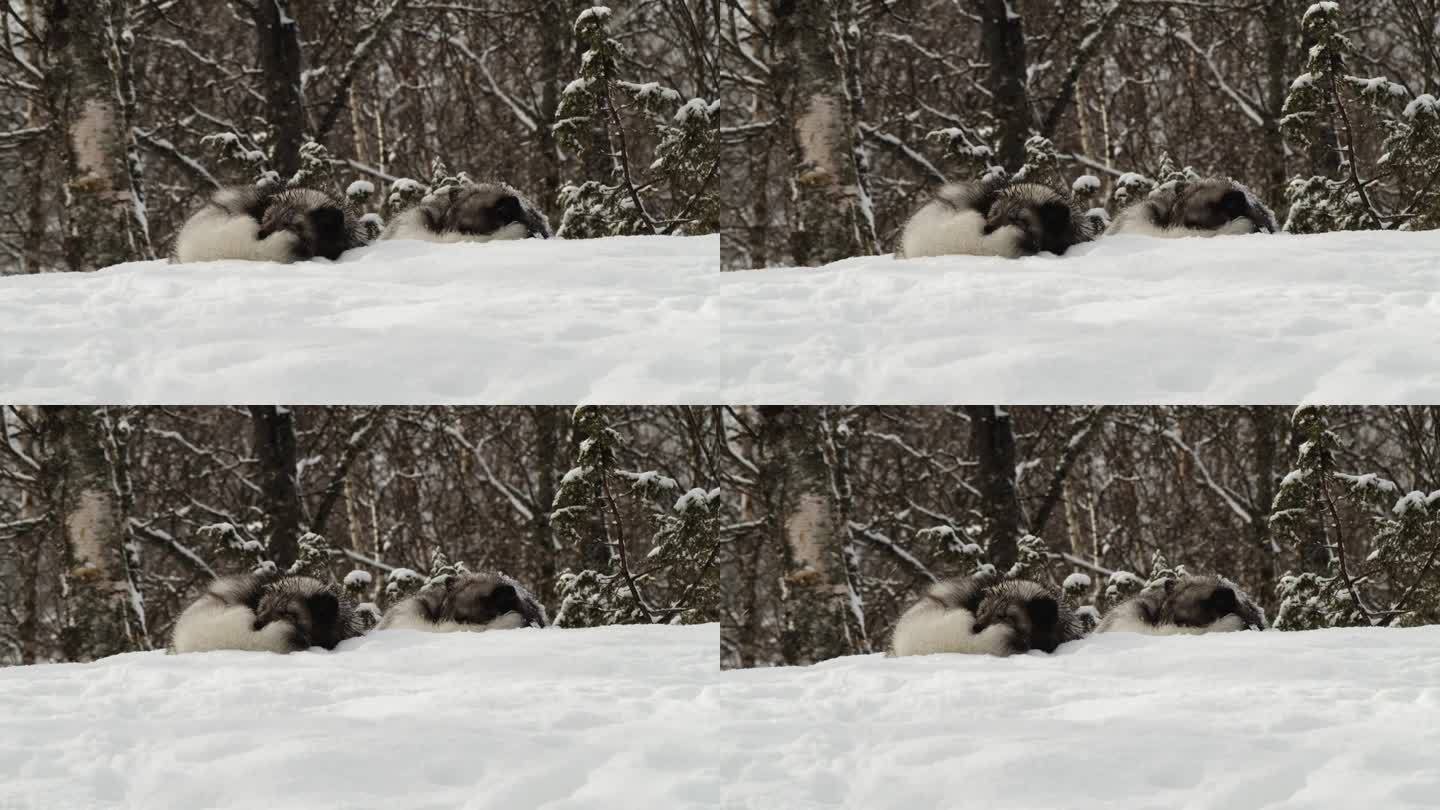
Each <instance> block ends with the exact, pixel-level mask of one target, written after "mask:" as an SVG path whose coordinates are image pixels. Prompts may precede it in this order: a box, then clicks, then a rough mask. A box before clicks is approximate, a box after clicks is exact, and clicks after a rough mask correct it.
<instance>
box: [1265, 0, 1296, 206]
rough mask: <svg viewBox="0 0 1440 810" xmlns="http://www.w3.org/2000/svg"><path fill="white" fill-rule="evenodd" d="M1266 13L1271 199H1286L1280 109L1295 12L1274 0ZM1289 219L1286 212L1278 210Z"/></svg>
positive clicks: (1285, 89)
mask: <svg viewBox="0 0 1440 810" xmlns="http://www.w3.org/2000/svg"><path fill="white" fill-rule="evenodd" d="M1262 6H1263V9H1264V11H1263V13H1264V15H1265V19H1264V25H1263V26H1262V27H1263V30H1264V31H1265V100H1266V107H1267V108H1268V109H1266V110H1265V151H1267V152H1269V153H1270V160H1269V161H1267V162H1268V163H1269V164H1270V165H1269V172H1268V174H1269V178H1268V180H1269V183H1270V190H1269V199H1271V200H1273V201H1275V202H1277V203H1279V202H1282V201H1283V200H1284V199H1285V180H1286V175H1285V137H1284V136H1283V135H1282V134H1281V132H1280V111H1281V109H1283V108H1284V107H1285V96H1286V94H1287V93H1288V92H1289V90H1290V81H1289V76H1290V71H1289V68H1288V67H1287V66H1286V61H1287V60H1286V56H1287V55H1288V54H1289V51H1290V37H1291V36H1292V33H1291V27H1292V26H1291V22H1292V21H1291V15H1290V9H1289V7H1288V6H1289V3H1286V2H1283V0H1271V2H1269V3H1264V4H1262ZM1277 214H1278V215H1279V217H1280V221H1281V222H1284V221H1285V215H1284V213H1283V212H1277Z"/></svg>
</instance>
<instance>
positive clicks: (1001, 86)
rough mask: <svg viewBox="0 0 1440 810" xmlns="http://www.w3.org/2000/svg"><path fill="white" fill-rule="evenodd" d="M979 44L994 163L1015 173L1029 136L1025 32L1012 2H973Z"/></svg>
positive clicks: (995, 0)
mask: <svg viewBox="0 0 1440 810" xmlns="http://www.w3.org/2000/svg"><path fill="white" fill-rule="evenodd" d="M976 5H977V6H978V8H977V11H978V12H979V13H980V44H981V47H982V50H983V51H984V53H985V58H986V60H987V61H989V63H990V71H989V73H988V74H987V75H986V77H985V84H986V89H987V90H989V91H990V111H991V114H992V115H994V117H995V126H996V128H997V130H998V134H999V143H998V144H997V150H998V151H997V152H996V155H995V157H996V160H997V161H998V162H999V163H1000V165H1002V166H1004V167H1005V170H1006V171H1007V172H1010V173H1011V174H1014V173H1015V172H1016V171H1017V170H1019V168H1020V167H1021V166H1023V165H1024V164H1025V140H1026V139H1027V138H1029V137H1030V128H1031V127H1030V99H1029V97H1028V95H1027V93H1026V90H1025V78H1026V76H1025V72H1026V62H1025V29H1024V26H1023V24H1022V22H1021V19H1020V14H1019V12H1017V11H1015V10H1014V0H976Z"/></svg>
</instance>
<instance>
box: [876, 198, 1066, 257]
mask: <svg viewBox="0 0 1440 810" xmlns="http://www.w3.org/2000/svg"><path fill="white" fill-rule="evenodd" d="M1093 238H1094V226H1093V224H1092V223H1091V221H1090V219H1089V218H1088V217H1086V216H1085V215H1084V214H1083V213H1081V212H1079V211H1077V210H1076V209H1075V208H1074V206H1072V205H1071V204H1070V201H1069V199H1067V198H1066V197H1064V196H1062V195H1061V194H1060V193H1059V192H1057V191H1055V190H1054V189H1052V188H1050V187H1049V186H1043V185H1040V184H1038V183H1013V184H1006V183H1003V182H999V183H997V182H984V183H950V184H947V185H945V186H943V187H942V188H941V189H940V190H939V191H938V192H936V194H935V197H934V199H932V200H930V201H929V202H927V203H926V204H925V205H923V206H921V207H920V209H919V210H918V211H916V212H915V213H914V214H912V215H911V217H910V219H909V220H908V221H907V222H906V223H905V228H904V230H903V231H902V232H901V234H900V245H899V248H898V249H897V250H896V251H895V257H896V258H898V259H911V258H917V257H920V256H946V255H951V254H968V255H975V256H1005V257H1008V258H1012V259H1013V258H1018V257H1020V256H1031V255H1034V254H1036V253H1039V252H1041V251H1049V252H1051V253H1055V254H1061V253H1064V252H1065V251H1066V250H1069V249H1070V247H1071V246H1072V245H1077V244H1079V243H1081V242H1088V241H1090V240H1091V239H1093Z"/></svg>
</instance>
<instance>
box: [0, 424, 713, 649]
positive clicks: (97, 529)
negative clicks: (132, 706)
mask: <svg viewBox="0 0 1440 810" xmlns="http://www.w3.org/2000/svg"><path fill="white" fill-rule="evenodd" d="M725 424H728V422H727V420H726V417H725V416H724V414H723V412H722V411H721V410H720V409H712V408H685V407H675V408H593V407H582V408H578V409H574V410H573V411H572V409H569V408H557V407H493V408H492V407H457V408H444V407H425V408H361V407H303V408H296V409H294V410H291V409H287V408H283V407H276V406H250V407H248V408H245V407H193V408H162V407H139V408H123V407H101V408H91V407H29V406H5V407H3V408H0V431H3V436H4V441H3V442H0V664H3V665H14V664H30V663H37V662H55V661H88V660H92V659H96V658H100V657H102V656H107V655H112V654H115V653H120V652H129V651H136V650H146V649H163V648H164V647H165V645H166V641H167V639H168V638H169V634H170V628H171V626H172V625H173V623H174V621H175V618H176V617H177V615H178V613H179V611H180V610H181V609H182V608H183V607H184V606H185V605H186V604H187V603H188V602H189V601H190V600H192V599H194V598H195V597H196V596H197V595H198V594H199V593H200V591H201V590H202V589H203V588H204V587H205V585H206V584H207V583H208V582H209V581H210V580H211V579H212V577H214V576H216V575H225V574H234V573H243V572H247V571H257V572H263V571H276V572H285V573H300V574H306V575H309V576H314V577H317V578H319V579H321V580H323V581H330V582H337V583H343V585H344V587H345V588H346V589H347V590H349V591H350V592H351V593H352V595H353V596H355V597H356V601H357V602H359V603H362V605H363V604H366V603H368V604H370V605H372V606H373V607H374V608H375V609H376V610H384V609H385V608H386V606H387V605H389V604H391V603H393V602H395V601H396V600H398V599H400V598H403V597H404V596H408V595H409V594H410V593H412V592H414V591H415V590H417V589H418V588H420V587H421V586H422V585H424V583H425V582H426V581H427V579H429V578H431V577H436V576H443V575H445V574H446V573H453V572H454V570H455V566H460V565H463V566H466V567H467V568H468V569H469V570H475V571H486V570H489V571H494V570H499V571H501V572H504V573H506V574H509V575H510V576H512V577H514V578H516V579H517V580H519V581H520V582H522V583H523V584H524V585H526V586H527V587H528V588H529V589H530V590H532V591H533V592H534V593H535V595H536V596H537V597H538V598H539V599H540V601H541V602H542V603H543V604H544V605H545V606H546V608H547V610H548V612H549V615H550V618H551V620H552V621H553V623H554V624H555V625H556V626H559V627H592V626H598V625H609V624H660V623H664V624H694V623H701V622H713V621H715V616H716V612H717V609H716V603H717V600H718V598H719V594H718V580H717V571H718V567H717V560H718V557H719V552H720V547H721V544H722V543H723V542H725V540H726V538H727V537H729V536H731V535H733V533H734V532H736V531H739V530H740V529H739V528H738V526H737V524H739V522H740V521H739V520H738V518H737V517H736V511H737V509H738V506H737V503H738V502H737V497H736V494H735V491H734V486H733V485H732V484H731V481H732V480H733V478H734V477H735V476H736V467H735V461H734V456H733V454H731V453H730V452H729V450H728V448H727V445H726V444H725V441H726V429H725V428H724V427H723V426H724V425H725Z"/></svg>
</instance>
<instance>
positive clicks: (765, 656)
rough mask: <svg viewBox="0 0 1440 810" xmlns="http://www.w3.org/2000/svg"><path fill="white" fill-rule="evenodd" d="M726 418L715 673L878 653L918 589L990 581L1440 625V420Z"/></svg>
mask: <svg viewBox="0 0 1440 810" xmlns="http://www.w3.org/2000/svg"><path fill="white" fill-rule="evenodd" d="M733 420H734V421H733V423H732V426H731V427H730V432H731V435H732V440H731V441H732V445H733V451H734V460H735V462H736V464H738V466H737V467H735V468H734V473H733V474H734V475H735V476H736V477H737V478H738V479H741V480H744V481H745V482H746V483H744V484H743V485H742V487H743V490H742V491H744V492H746V493H747V494H745V495H744V496H743V497H742V498H740V499H739V500H741V502H742V503H745V504H746V505H747V506H746V508H745V509H744V510H743V512H742V513H741V514H740V515H739V516H738V517H739V520H740V523H739V524H738V527H739V530H738V531H736V532H734V533H733V534H731V535H728V536H727V542H726V543H725V545H724V555H723V558H722V573H721V576H722V580H723V582H725V583H726V586H725V587H724V588H723V589H722V600H723V602H722V608H721V610H722V612H721V623H722V624H721V633H722V640H721V661H722V665H723V666H725V667H728V668H736V667H754V666H772V665H782V664H808V663H813V662H816V661H820V660H824V659H828V658H833V657H835V656H840V655H852V654H862V653H871V652H880V651H882V650H884V649H885V647H886V645H887V643H888V641H889V637H890V632H891V630H892V628H893V626H894V623H895V620H896V618H897V617H898V615H899V614H900V612H901V611H903V610H904V609H905V608H906V607H908V606H909V605H910V604H911V603H912V602H914V601H915V599H916V598H917V597H918V596H919V594H920V593H921V591H922V590H923V589H924V588H925V586H927V585H929V584H930V583H931V582H933V581H936V580H938V579H944V578H948V577H954V576H959V575H962V574H969V573H973V572H975V571H976V570H978V569H981V568H983V567H985V566H993V567H994V568H995V569H996V570H997V571H998V572H1000V573H1009V574H1012V575H1015V576H1022V577H1026V578H1029V579H1034V580H1037V581H1040V582H1042V583H1045V584H1048V585H1052V586H1054V587H1055V588H1057V589H1061V590H1063V591H1064V593H1065V594H1066V597H1067V598H1068V599H1069V600H1071V602H1072V603H1073V605H1074V607H1076V608H1077V609H1083V608H1087V607H1089V608H1092V609H1093V611H1092V610H1081V611H1080V612H1081V613H1083V614H1089V615H1091V616H1094V615H1095V614H1096V613H1103V612H1104V611H1105V610H1106V609H1108V608H1109V607H1111V606H1113V605H1114V604H1116V603H1117V602H1118V601H1121V600H1123V599H1124V598H1125V597H1128V596H1130V595H1132V594H1134V593H1135V592H1137V591H1138V590H1139V589H1140V588H1142V587H1143V586H1145V585H1146V584H1147V583H1149V582H1152V581H1155V580H1158V579H1160V578H1162V577H1166V576H1173V575H1174V574H1175V573H1179V572H1180V569H1182V568H1183V569H1184V571H1185V572H1188V573H1191V574H1220V575H1223V576H1226V577H1229V578H1230V579H1232V580H1234V581H1235V582H1237V583H1238V584H1239V585H1240V587H1241V588H1243V589H1244V590H1245V591H1247V592H1248V593H1249V594H1250V595H1251V596H1252V597H1253V598H1254V599H1255V600H1256V602H1257V603H1259V604H1260V606H1262V607H1263V608H1264V610H1265V611H1266V614H1267V616H1268V617H1269V621H1270V624H1271V626H1272V627H1274V628H1275V629H1278V630H1299V629H1313V628H1321V627H1355V626H1372V625H1374V626H1410V625H1419V624H1434V623H1440V408H1434V407H1382V408H1363V407H1325V408H1313V407H1302V408H1300V409H1297V410H1293V411H1292V410H1291V409H1289V408H1282V407H1263V406H1255V407H1228V406H1226V407H1165V406H1133V407H1132V406H1127V407H1069V406H1066V407H1060V406H1057V407H1048V406H1046V407H1041V406H1033V407H1031V406H1027V407H1016V408H997V407H993V406H963V407H958V406H957V407H914V408H903V407H902V408H881V407H819V408H759V409H746V410H742V411H739V412H736V413H735V414H734V416H733ZM731 500H736V499H734V498H732V499H731Z"/></svg>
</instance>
